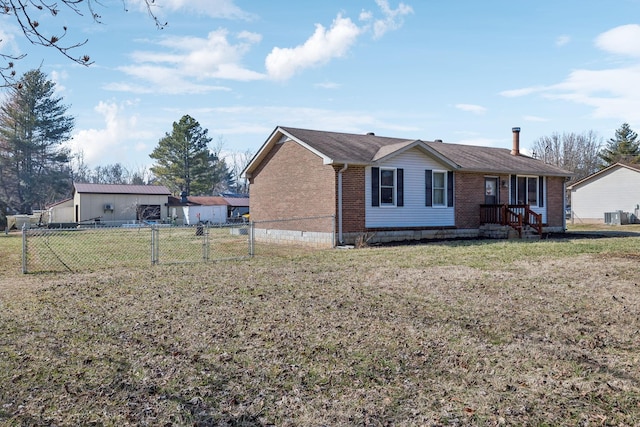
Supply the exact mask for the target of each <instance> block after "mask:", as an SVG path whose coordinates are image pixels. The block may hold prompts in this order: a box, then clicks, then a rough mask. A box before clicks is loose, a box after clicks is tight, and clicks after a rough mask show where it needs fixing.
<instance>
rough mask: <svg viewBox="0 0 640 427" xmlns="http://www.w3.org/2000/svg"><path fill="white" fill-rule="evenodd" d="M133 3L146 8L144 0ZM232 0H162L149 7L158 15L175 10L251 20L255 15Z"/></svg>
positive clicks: (133, 1)
mask: <svg viewBox="0 0 640 427" xmlns="http://www.w3.org/2000/svg"><path fill="white" fill-rule="evenodd" d="M130 1H131V3H132V4H133V5H136V6H137V7H138V8H140V9H143V10H146V9H147V6H146V4H145V2H144V0H130ZM234 3H235V2H234V0H162V1H161V2H157V3H156V4H154V5H153V6H152V8H151V10H152V11H153V13H154V14H155V15H158V16H167V15H170V14H171V13H173V12H176V11H186V12H195V13H199V14H203V15H207V16H210V17H212V18H226V19H244V20H251V19H254V18H255V16H254V15H252V14H250V13H248V12H245V11H244V10H242V9H241V8H239V7H238V6H236V5H235V4H234Z"/></svg>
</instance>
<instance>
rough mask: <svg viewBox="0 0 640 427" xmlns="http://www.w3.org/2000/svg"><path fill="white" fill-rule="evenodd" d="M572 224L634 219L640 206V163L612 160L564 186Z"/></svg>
mask: <svg viewBox="0 0 640 427" xmlns="http://www.w3.org/2000/svg"><path fill="white" fill-rule="evenodd" d="M567 190H569V191H571V222H572V223H574V224H594V223H605V222H609V223H612V222H611V221H613V220H617V223H618V224H620V223H626V222H636V221H637V218H638V214H639V212H638V211H639V210H640V165H626V164H623V163H616V164H613V165H611V166H609V167H607V168H605V169H602V170H601V171H598V172H596V173H594V174H592V175H589V176H588V177H586V178H584V179H581V180H580V181H578V182H576V183H575V184H573V185H570V186H568V187H567Z"/></svg>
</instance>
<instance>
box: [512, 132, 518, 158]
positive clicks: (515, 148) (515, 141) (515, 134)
mask: <svg viewBox="0 0 640 427" xmlns="http://www.w3.org/2000/svg"><path fill="white" fill-rule="evenodd" d="M511 131H512V132H513V148H512V149H511V155H512V156H519V155H520V128H511Z"/></svg>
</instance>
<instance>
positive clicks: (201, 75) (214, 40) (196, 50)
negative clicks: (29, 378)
mask: <svg viewBox="0 0 640 427" xmlns="http://www.w3.org/2000/svg"><path fill="white" fill-rule="evenodd" d="M237 39H238V41H237V43H236V44H233V43H230V42H229V33H228V31H227V30H224V29H219V30H216V31H211V32H210V33H209V34H208V35H207V38H199V37H166V38H163V39H161V40H160V41H158V42H157V44H158V45H159V46H160V47H162V49H163V51H162V52H159V51H135V52H133V53H131V55H130V56H131V58H132V59H133V61H134V63H133V64H131V65H127V66H122V67H119V70H120V71H122V72H124V73H126V74H127V75H129V76H131V77H135V78H136V79H137V81H139V82H142V83H137V84H136V83H132V82H131V81H129V80H128V81H127V82H126V83H122V82H120V83H111V84H109V85H106V86H105V87H106V88H107V89H111V90H120V91H133V92H136V93H150V92H157V93H171V94H177V93H207V92H211V91H217V90H229V88H226V87H223V86H218V85H215V86H212V85H207V84H198V83H195V82H193V80H196V81H202V80H206V79H225V80H236V81H253V80H261V79H263V78H264V77H265V76H264V74H261V73H258V72H255V71H251V70H249V69H246V68H244V67H242V65H241V62H242V58H243V57H244V55H245V54H246V53H247V52H248V51H249V50H250V48H251V46H252V45H253V44H255V43H257V42H259V41H260V40H261V36H260V35H258V34H255V33H250V32H247V31H244V32H242V33H240V34H239V35H238V36H237Z"/></svg>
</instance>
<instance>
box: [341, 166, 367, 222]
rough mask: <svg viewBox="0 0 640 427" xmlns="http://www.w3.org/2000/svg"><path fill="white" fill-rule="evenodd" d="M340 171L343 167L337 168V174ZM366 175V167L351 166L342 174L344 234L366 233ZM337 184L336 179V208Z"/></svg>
mask: <svg viewBox="0 0 640 427" xmlns="http://www.w3.org/2000/svg"><path fill="white" fill-rule="evenodd" d="M340 169H341V167H337V168H336V173H337V171H338V170H340ZM364 174H365V167H364V166H349V167H348V168H347V170H346V171H344V172H343V173H342V231H343V232H344V233H361V232H364V231H365V228H364V224H365V221H364V212H365V200H364V190H365V188H364V182H365V181H364ZM337 182H338V180H337V179H336V207H337V206H338V185H337ZM336 220H337V209H336ZM336 227H337V225H336Z"/></svg>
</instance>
